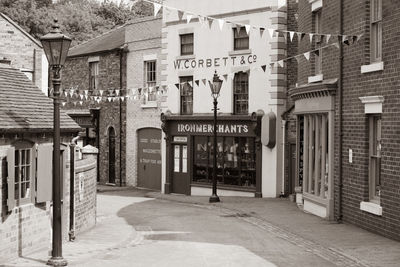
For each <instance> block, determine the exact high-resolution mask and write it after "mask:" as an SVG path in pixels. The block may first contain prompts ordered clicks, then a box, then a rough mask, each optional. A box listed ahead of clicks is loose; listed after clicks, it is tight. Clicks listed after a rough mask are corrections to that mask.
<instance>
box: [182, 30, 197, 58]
mask: <svg viewBox="0 0 400 267" xmlns="http://www.w3.org/2000/svg"><path fill="white" fill-rule="evenodd" d="M180 38H181V56H186V55H193V53H194V51H193V50H194V49H193V47H194V45H193V43H194V36H193V33H188V34H181V35H180Z"/></svg>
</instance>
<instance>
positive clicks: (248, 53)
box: [162, 0, 286, 197]
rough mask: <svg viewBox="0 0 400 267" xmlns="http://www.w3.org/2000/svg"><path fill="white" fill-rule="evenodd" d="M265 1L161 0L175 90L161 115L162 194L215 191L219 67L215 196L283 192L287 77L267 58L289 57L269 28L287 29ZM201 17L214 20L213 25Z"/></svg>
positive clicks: (167, 72)
mask: <svg viewBox="0 0 400 267" xmlns="http://www.w3.org/2000/svg"><path fill="white" fill-rule="evenodd" d="M268 2H269V1H265V0H252V1H242V0H224V1H210V0H203V1H193V0H189V1H188V0H166V1H164V2H163V3H164V9H163V30H162V31H163V32H162V37H163V38H162V48H163V50H162V52H163V61H162V64H163V70H162V75H163V77H164V80H165V85H168V86H169V88H170V89H169V91H168V98H167V108H166V109H165V110H164V114H163V115H162V120H163V130H164V133H163V135H164V137H165V138H163V144H162V146H163V150H162V151H164V153H163V166H164V167H163V173H162V184H163V191H164V192H165V193H182V194H191V195H211V179H212V158H213V153H212V129H213V128H212V125H213V113H212V110H213V99H212V96H211V91H210V87H209V84H208V80H210V81H212V78H213V74H214V73H215V71H216V72H217V73H218V75H219V76H220V79H222V80H223V85H222V89H221V93H220V97H219V98H218V108H219V110H218V124H219V126H218V132H219V133H218V136H219V139H218V157H217V160H218V166H217V174H218V194H219V195H240V196H256V197H277V196H279V195H280V194H281V192H282V191H283V190H282V180H283V166H282V164H283V163H282V162H283V161H282V151H283V150H282V134H283V133H282V127H281V114H282V112H283V111H284V109H285V102H286V101H285V95H286V94H285V91H286V88H285V86H286V84H285V79H286V77H285V75H284V74H277V73H278V72H281V73H283V72H282V71H281V70H282V69H281V68H279V70H280V71H277V70H276V69H272V70H271V69H270V63H271V62H273V61H276V60H277V59H280V58H282V57H284V56H285V54H286V51H285V47H286V46H285V42H284V39H283V37H276V36H275V37H271V36H270V33H269V31H268V29H278V28H279V29H285V27H286V25H285V23H286V11H281V10H284V9H285V8H282V9H279V11H278V10H277V6H276V4H275V5H274V1H270V2H271V3H268ZM269 4H271V5H269ZM173 8H178V9H179V10H184V11H185V13H182V12H177V11H176V10H174V9H173ZM188 14H189V18H190V22H189V23H188V22H187V15H188ZM190 14H192V17H191V15H190ZM198 15H201V16H200V17H199V16H198ZM204 16H207V17H211V18H213V19H214V20H213V23H212V25H211V27H210V22H209V19H206V20H204ZM278 17H279V18H278ZM236 23H237V24H236ZM221 26H222V29H221ZM238 27H239V28H240V30H238V29H237V28H238ZM260 27H261V28H264V29H265V30H264V32H263V34H261V32H260ZM249 29H250V31H249ZM248 31H249V34H247V32H248ZM261 66H266V69H265V71H264V70H263V68H262V67H261ZM204 79H206V80H207V81H206V82H204V81H205V80H204ZM174 85H175V86H174ZM274 118H276V126H274V125H273V124H274V121H275V120H274ZM267 122H269V123H267ZM268 125H269V126H270V127H269V129H268V127H267V126H268ZM267 132H268V133H267ZM274 135H275V136H276V140H275V142H274V140H273V139H274ZM268 142H269V144H267V143H268ZM267 145H268V146H267Z"/></svg>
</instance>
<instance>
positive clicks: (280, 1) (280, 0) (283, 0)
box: [278, 0, 286, 9]
mask: <svg viewBox="0 0 400 267" xmlns="http://www.w3.org/2000/svg"><path fill="white" fill-rule="evenodd" d="M284 6H286V0H278V9H280V8H281V7H284Z"/></svg>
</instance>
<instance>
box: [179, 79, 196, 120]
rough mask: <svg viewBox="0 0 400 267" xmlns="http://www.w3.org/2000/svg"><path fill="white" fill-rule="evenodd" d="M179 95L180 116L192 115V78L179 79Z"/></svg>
mask: <svg viewBox="0 0 400 267" xmlns="http://www.w3.org/2000/svg"><path fill="white" fill-rule="evenodd" d="M179 82H180V85H179V87H180V93H181V115H191V114H193V76H184V77H180V78H179Z"/></svg>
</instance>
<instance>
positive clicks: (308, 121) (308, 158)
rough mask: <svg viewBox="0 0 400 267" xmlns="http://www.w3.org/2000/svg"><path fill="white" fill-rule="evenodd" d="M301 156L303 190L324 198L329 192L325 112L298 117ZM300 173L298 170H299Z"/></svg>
mask: <svg viewBox="0 0 400 267" xmlns="http://www.w3.org/2000/svg"><path fill="white" fill-rule="evenodd" d="M299 122H301V123H302V125H301V126H303V133H302V135H301V136H300V140H299V141H300V144H301V145H302V148H301V152H302V158H301V161H300V162H299V166H300V167H301V174H302V175H303V176H302V178H303V191H304V192H305V193H308V194H310V195H314V196H315V197H319V198H323V199H326V198H328V194H329V164H330V163H329V153H330V152H329V139H328V137H329V134H328V130H329V123H328V122H329V119H328V114H327V113H322V114H309V115H304V116H302V118H301V119H299ZM299 174H300V170H299Z"/></svg>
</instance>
